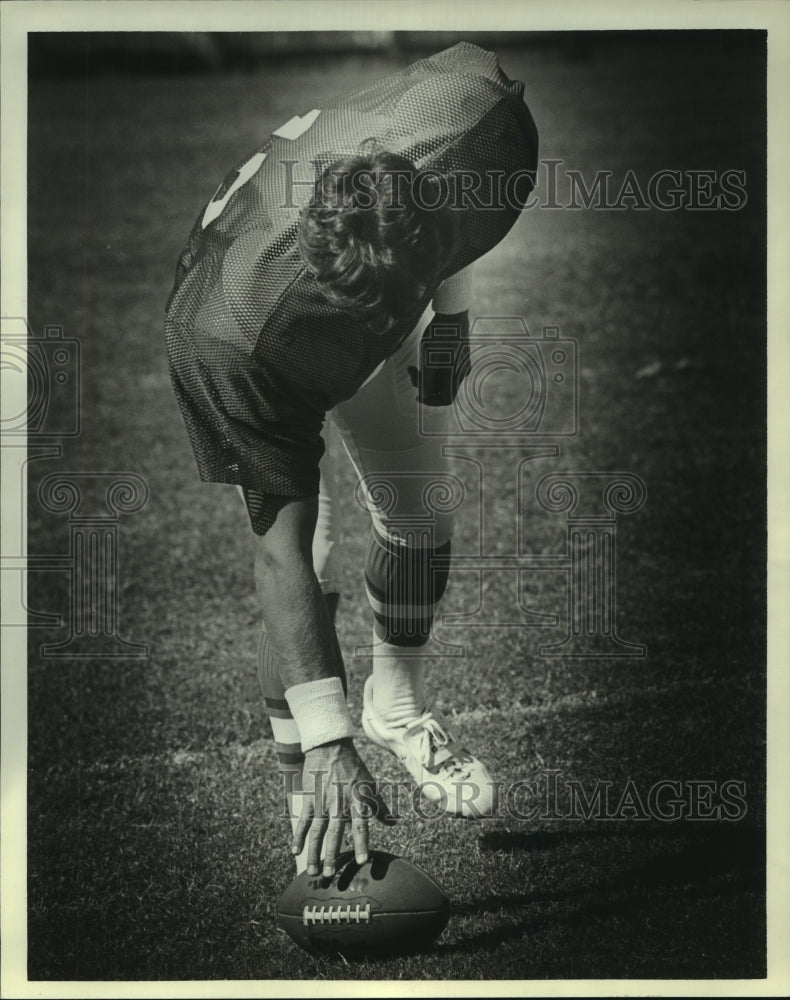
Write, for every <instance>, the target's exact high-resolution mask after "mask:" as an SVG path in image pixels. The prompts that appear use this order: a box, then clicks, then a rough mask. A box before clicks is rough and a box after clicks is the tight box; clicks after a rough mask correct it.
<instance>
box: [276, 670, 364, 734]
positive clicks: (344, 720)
mask: <svg viewBox="0 0 790 1000" xmlns="http://www.w3.org/2000/svg"><path fill="white" fill-rule="evenodd" d="M285 700H286V701H287V702H288V707H289V708H290V709H291V715H292V716H293V718H294V722H295V723H296V728H297V729H298V730H299V739H300V740H301V743H302V750H303V751H306V750H312V749H313V747H317V746H320V745H321V744H322V743H330V742H331V741H332V740H341V739H344V738H345V737H347V736H353V735H354V724H353V722H352V721H351V715H350V714H349V711H348V705H347V704H346V696H345V695H344V694H343V685H342V683H341V681H340V678H339V677H322V678H320V679H319V680H317V681H306V682H305V683H304V684H295V685H294V686H293V687H291V688H288V690H287V691H286V692H285Z"/></svg>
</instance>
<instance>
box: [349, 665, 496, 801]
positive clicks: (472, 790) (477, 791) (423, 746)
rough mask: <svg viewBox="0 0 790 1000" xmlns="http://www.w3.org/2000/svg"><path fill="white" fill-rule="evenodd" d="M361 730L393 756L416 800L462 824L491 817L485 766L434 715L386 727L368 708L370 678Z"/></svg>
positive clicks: (492, 790)
mask: <svg viewBox="0 0 790 1000" xmlns="http://www.w3.org/2000/svg"><path fill="white" fill-rule="evenodd" d="M362 728H363V729H364V730H365V733H366V734H367V736H368V738H369V739H371V740H372V741H373V742H374V743H377V744H378V745H379V746H380V747H384V749H385V750H389V751H390V753H392V754H394V755H395V756H396V757H397V758H398V759H399V760H400V761H401V762H402V763H403V764H404V765H405V767H406V769H407V770H408V771H409V773H410V774H411V776H412V777H413V778H414V780H415V781H416V782H417V786H418V787H419V789H420V791H421V792H422V794H423V795H424V796H425V797H426V798H427V799H430V800H431V801H432V802H438V803H440V804H441V806H442V808H443V809H444V811H445V812H448V813H450V814H452V815H455V816H463V817H465V818H467V819H482V818H483V817H485V816H491V815H493V813H494V810H495V809H496V783H495V782H494V779H493V778H492V777H491V775H490V774H489V772H488V770H487V769H486V766H485V764H483V762H482V761H480V760H478V759H477V757H475V756H473V755H472V754H470V753H469V751H468V750H465V749H464V748H463V747H462V746H461V744H460V743H459V742H458V741H457V740H456V738H455V737H454V736H453V734H452V732H451V730H450V727H449V726H448V725H447V722H446V721H445V720H444V719H443V718H442V716H441V715H440V714H439V712H438V711H437V710H436V709H427V710H426V711H425V712H423V714H422V715H420V716H418V717H417V718H416V719H414V720H412V721H411V722H408V723H406V724H405V725H403V726H397V727H395V726H393V727H389V726H387V725H385V723H384V722H383V721H382V719H381V717H380V716H379V715H378V713H377V712H376V711H375V709H374V708H373V678H372V677H368V679H367V680H366V681H365V696H364V705H363V709H362Z"/></svg>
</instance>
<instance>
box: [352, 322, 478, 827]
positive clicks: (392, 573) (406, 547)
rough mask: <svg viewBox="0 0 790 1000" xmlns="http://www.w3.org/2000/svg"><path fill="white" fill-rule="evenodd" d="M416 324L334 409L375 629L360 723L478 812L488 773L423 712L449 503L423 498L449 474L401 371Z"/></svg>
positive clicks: (466, 810)
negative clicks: (355, 495) (351, 474)
mask: <svg viewBox="0 0 790 1000" xmlns="http://www.w3.org/2000/svg"><path fill="white" fill-rule="evenodd" d="M421 326H422V324H421V325H420V326H418V327H417V329H416V330H415V332H414V334H413V335H412V337H410V338H409V340H408V341H407V342H406V344H404V345H403V347H402V348H401V349H400V350H399V351H398V352H396V354H395V355H393V357H392V358H391V359H390V360H389V361H388V362H387V364H386V365H385V366H384V368H383V369H382V370H381V371H380V372H379V373H378V374H377V375H376V376H375V377H374V379H373V380H371V381H370V382H369V383H368V384H367V385H365V386H364V387H363V389H361V390H360V392H358V393H357V395H356V396H355V397H354V398H353V399H352V400H350V401H349V402H348V403H344V404H342V405H341V406H339V407H337V408H336V410H335V411H334V412H335V419H336V422H337V425H338V428H339V429H340V432H341V434H342V437H343V442H344V444H345V445H346V448H347V450H348V453H349V456H350V457H351V459H352V462H353V463H354V465H355V467H356V470H357V474H358V476H359V477H360V482H361V485H363V486H364V490H363V493H364V499H365V501H366V506H367V508H368V510H369V511H370V513H371V521H372V527H371V536H370V540H369V544H368V547H367V558H366V566H365V584H366V591H367V595H368V600H369V602H370V605H371V608H372V611H373V618H374V626H373V629H374V631H373V646H372V675H371V677H370V678H369V679H368V682H367V683H366V686H365V710H364V714H363V724H364V725H365V729H366V731H367V733H368V735H369V736H371V738H373V739H375V740H376V742H379V743H381V744H382V745H385V746H387V747H388V749H390V750H392V751H393V752H394V753H396V754H397V755H398V756H399V757H401V758H402V759H404V762H405V763H406V765H407V767H408V768H409V770H410V771H411V773H412V775H413V776H414V777H415V779H416V780H417V781H418V782H419V783H422V784H423V785H424V790H425V792H426V794H428V795H429V796H431V797H433V798H436V799H438V800H441V801H443V802H444V803H445V805H446V808H447V809H448V811H449V812H457V813H461V814H463V815H471V816H476V815H485V814H488V813H490V812H491V810H492V807H493V783H492V779H491V777H490V775H489V774H488V772H487V771H486V770H485V768H484V766H483V765H482V764H481V763H480V762H479V761H478V760H477V759H476V758H475V757H473V756H472V755H471V754H469V753H468V752H467V751H465V750H464V749H463V748H462V747H461V746H460V744H458V742H457V741H456V740H455V739H454V738H453V736H452V734H451V733H450V731H449V729H448V727H447V725H446V723H445V722H444V721H443V720H440V719H439V717H438V715H437V713H436V712H435V711H434V710H432V709H429V708H428V706H429V703H430V699H428V698H427V697H426V693H425V679H426V671H427V666H428V663H429V657H428V656H427V655H425V654H426V653H427V650H426V648H425V647H426V644H427V642H428V640H429V638H430V631H431V626H432V623H433V620H434V616H435V614H436V612H437V609H438V606H439V603H440V601H441V599H442V596H443V594H444V591H445V587H446V584H447V578H448V571H449V563H450V553H451V547H452V534H453V528H454V519H453V514H452V511H451V510H449V509H447V508H448V507H451V506H452V505H445V506H444V507H442V506H438V505H437V508H436V509H431V507H430V497H431V496H432V495H436V493H437V491H438V494H439V495H441V493H442V491H443V489H444V490H445V491H446V487H447V485H448V483H449V482H450V480H449V479H448V473H449V463H448V461H447V459H446V458H445V456H444V455H443V451H442V443H443V441H442V438H441V437H437V436H424V435H422V434H421V433H420V427H419V413H418V406H419V405H420V404H418V403H417V401H416V390H415V389H414V387H413V385H412V383H411V379H410V376H409V374H408V368H409V366H410V365H412V364H414V363H415V361H416V357H415V355H416V351H417V349H418V346H419V338H420V335H421ZM433 426H434V425H432V429H433ZM432 487H436V488H437V490H432ZM445 495H446V493H445ZM436 684H444V685H445V686H447V687H449V686H450V685H451V684H452V679H451V676H449V675H447V674H444V675H443V676H441V675H440V676H439V677H438V678H437V679H436V681H435V686H436ZM406 758H408V759H406Z"/></svg>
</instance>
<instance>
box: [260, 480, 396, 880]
mask: <svg viewBox="0 0 790 1000" xmlns="http://www.w3.org/2000/svg"><path fill="white" fill-rule="evenodd" d="M317 512H318V498H317V497H306V498H304V499H298V500H293V501H291V502H290V503H287V504H285V505H284V506H282V507H281V508H280V510H279V511H278V514H277V517H276V519H275V521H274V524H273V525H272V527H271V528H270V529H269V531H267V532H266V534H264V535H256V536H255V579H256V585H257V590H258V595H259V599H260V602H261V609H262V614H263V620H264V625H265V627H266V630H267V633H268V635H269V638H270V641H271V643H272V647H273V648H274V649H275V650H276V651H277V655H278V659H279V663H280V674H281V677H282V680H283V685H284V687H285V692H286V698H287V697H288V692H289V691H291V690H292V689H293V688H298V689H299V690H309V688H307V689H303V688H300V687H299V686H300V685H311V684H312V682H314V681H320V680H322V679H326V680H331V679H334V678H337V677H338V676H339V671H340V670H341V665H340V664H338V663H337V662H336V661H335V657H334V643H333V641H332V629H331V623H330V621H329V615H328V612H327V606H326V602H325V600H324V595H323V594H322V592H321V589H320V587H319V585H318V581H317V579H316V576H315V573H314V571H313V566H312V539H313V533H314V531H315V524H316V517H317ZM327 704H328V707H327ZM319 707H321V706H319ZM338 707H339V706H338ZM332 708H333V706H332V704H331V702H328V703H327V701H326V700H325V702H324V716H325V718H324V724H325V725H326V726H327V734H329V733H330V732H331V727H332V726H333V725H337V724H339V725H341V726H342V725H343V719H342V717H341V718H340V719H339V720H338V721H337V722H336V721H335V720H334V719H333V718H332V717H331V714H330V713H331V711H332ZM340 712H341V715H342V708H341V709H340ZM341 731H343V730H341ZM317 738H320V735H319V737H317ZM302 800H303V806H302V811H301V815H300V817H299V821H298V824H297V827H296V829H295V831H294V836H293V842H292V851H293V853H294V854H296V855H298V854H301V852H302V850H303V848H304V846H305V840H306V838H308V835H309V842H308V844H309V848H308V856H307V870H308V873H309V874H311V875H317V874H318V872H319V871H320V870H321V857H322V854H323V855H324V863H323V873H324V875H326V876H327V877H331V876H332V875H333V874H334V872H335V869H336V867H337V857H338V854H339V853H340V848H341V845H342V842H343V835H344V833H345V831H346V828H347V825H348V824H349V823H350V824H351V832H352V837H353V842H354V854H355V857H356V860H357V862H358V863H359V864H364V863H365V862H366V861H367V859H368V820H369V819H370V816H371V815H374V814H375V815H377V816H378V818H379V819H382V820H383V819H384V818H385V817H386V815H387V812H386V807H385V806H384V803H383V802H382V801H381V799H380V798H379V797H378V796H377V795H376V793H375V781H374V779H373V777H372V775H371V773H370V771H369V770H368V769H367V767H366V765H365V764H364V762H363V761H362V760H361V758H360V757H359V755H358V753H357V751H356V748H355V747H354V743H353V740H352V739H351V738H350V737H342V736H341V737H338V738H337V739H329V740H327V741H326V742H322V743H320V744H318V745H317V746H315V747H312V748H310V749H308V750H306V751H305V762H304V769H303V776H302Z"/></svg>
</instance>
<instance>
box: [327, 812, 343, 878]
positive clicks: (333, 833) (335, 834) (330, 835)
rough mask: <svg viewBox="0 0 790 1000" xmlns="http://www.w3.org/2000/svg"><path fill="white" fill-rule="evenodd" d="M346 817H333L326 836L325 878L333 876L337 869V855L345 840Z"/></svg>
mask: <svg viewBox="0 0 790 1000" xmlns="http://www.w3.org/2000/svg"><path fill="white" fill-rule="evenodd" d="M346 822H347V820H345V819H333V820H331V821H330V823H329V827H328V828H327V831H326V836H325V837H324V878H332V876H333V875H334V874H335V871H336V870H337V856H338V854H339V853H340V845H341V844H342V842H343V832H344V830H345V828H346Z"/></svg>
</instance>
